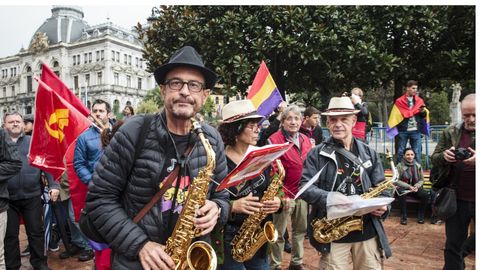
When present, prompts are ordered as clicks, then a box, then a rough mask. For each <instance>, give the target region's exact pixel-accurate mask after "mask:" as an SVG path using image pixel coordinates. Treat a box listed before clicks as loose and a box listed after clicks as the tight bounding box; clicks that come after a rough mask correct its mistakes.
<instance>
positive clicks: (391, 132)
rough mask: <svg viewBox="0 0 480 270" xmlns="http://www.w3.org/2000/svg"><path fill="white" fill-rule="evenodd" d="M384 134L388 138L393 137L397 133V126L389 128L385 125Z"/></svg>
mask: <svg viewBox="0 0 480 270" xmlns="http://www.w3.org/2000/svg"><path fill="white" fill-rule="evenodd" d="M385 134H387V137H388V138H389V139H391V138H394V137H395V136H397V135H398V129H397V127H394V128H390V127H389V126H388V125H387V130H386V131H385Z"/></svg>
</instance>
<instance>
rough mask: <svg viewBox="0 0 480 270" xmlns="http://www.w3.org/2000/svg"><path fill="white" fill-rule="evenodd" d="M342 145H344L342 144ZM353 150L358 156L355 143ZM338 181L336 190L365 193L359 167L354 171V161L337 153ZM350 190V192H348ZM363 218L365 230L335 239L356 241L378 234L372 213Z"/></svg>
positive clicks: (342, 241)
mask: <svg viewBox="0 0 480 270" xmlns="http://www.w3.org/2000/svg"><path fill="white" fill-rule="evenodd" d="M340 147H343V145H341V146H340ZM351 152H352V153H353V154H354V155H355V156H357V157H358V155H359V154H358V149H357V147H356V145H355V144H352V149H351ZM337 164H338V171H337V182H336V184H335V187H334V190H336V191H338V192H341V193H343V194H345V195H355V194H356V195H360V194H362V193H363V190H362V182H361V179H360V174H359V171H358V170H359V169H357V171H356V172H355V173H354V169H355V168H354V163H353V162H352V161H350V160H349V159H347V158H346V157H344V156H343V155H341V154H339V153H337ZM349 176H351V181H347V178H348V177H349ZM349 182H351V183H349ZM348 190H349V191H350V192H348ZM361 218H362V219H363V230H362V231H352V232H350V233H349V234H348V235H347V236H345V237H343V238H341V239H339V240H337V241H334V242H336V243H355V242H361V241H365V240H368V239H371V238H373V237H375V236H376V235H377V232H376V231H375V228H374V227H373V222H372V217H371V215H370V214H366V215H364V216H362V217H361Z"/></svg>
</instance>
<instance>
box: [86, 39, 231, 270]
mask: <svg viewBox="0 0 480 270" xmlns="http://www.w3.org/2000/svg"><path fill="white" fill-rule="evenodd" d="M155 80H156V81H157V83H158V84H159V86H160V92H161V94H162V95H163V98H164V110H163V111H162V112H160V113H158V114H156V115H154V116H153V117H152V118H147V117H145V116H137V115H135V116H134V117H132V118H131V119H130V120H129V121H127V122H126V123H125V124H124V125H123V126H122V127H121V128H120V130H119V131H118V132H117V133H116V134H115V136H114V138H113V140H112V142H111V143H110V145H109V146H108V147H107V148H106V149H105V153H104V156H103V157H102V159H101V161H100V162H99V163H98V165H97V167H96V170H95V173H94V176H93V180H92V181H93V185H90V186H89V194H88V195H87V203H86V211H87V212H88V213H89V217H90V218H91V219H92V221H93V224H94V225H95V226H96V227H97V228H98V231H99V233H100V234H102V236H103V237H104V238H105V240H106V241H107V242H108V244H109V245H110V246H111V247H112V253H113V255H112V269H142V268H143V269H174V267H175V265H174V262H173V260H172V258H171V257H170V254H167V253H166V252H165V243H166V241H167V239H168V238H169V237H170V236H171V235H172V233H173V230H174V228H175V224H176V221H177V219H178V218H179V214H180V212H181V210H182V208H183V206H184V203H185V196H186V195H187V193H188V192H189V187H190V185H191V183H192V181H193V180H194V179H195V178H196V177H197V176H198V173H199V171H200V170H202V169H203V168H204V167H205V165H206V164H207V153H206V150H205V149H204V147H203V146H202V143H200V142H199V141H198V140H199V139H198V137H197V135H195V134H193V133H192V132H191V126H192V124H191V120H190V119H191V118H192V117H194V116H195V114H196V113H197V112H199V111H200V109H201V107H202V106H203V105H204V103H205V101H206V99H207V97H208V95H209V94H210V89H212V88H213V87H214V85H215V82H216V75H215V73H213V72H212V71H211V70H210V69H208V68H206V67H205V65H204V63H203V60H202V58H201V57H200V55H199V54H198V53H197V52H196V51H195V49H194V48H192V47H189V46H186V47H183V48H181V49H180V50H178V51H177V52H176V53H175V54H174V55H173V56H172V57H171V58H170V61H169V62H168V63H167V64H164V65H162V66H160V67H159V68H157V69H156V70H155ZM144 123H146V125H145V124H144ZM142 127H145V128H142ZM202 130H203V133H204V135H205V137H206V139H207V140H208V141H209V142H210V144H211V146H212V148H213V150H214V152H215V162H216V166H215V169H214V171H213V176H212V178H213V180H214V181H216V182H220V181H221V180H222V179H223V178H224V177H225V176H226V174H227V167H226V159H225V154H224V145H223V142H222V139H221V137H220V134H219V133H218V131H216V130H215V129H214V128H213V127H211V126H209V125H207V124H205V123H202ZM142 132H144V133H146V134H145V135H144V136H145V137H140V136H141V135H140V134H141V133H142ZM142 138H144V140H143V147H141V148H140V149H137V147H139V145H141V142H139V141H140V140H141V139H142ZM177 164H179V165H177ZM177 166H179V167H180V171H179V173H178V176H176V177H175V180H174V181H173V182H172V184H171V186H170V185H167V187H169V188H168V189H167V191H166V192H165V193H164V195H163V196H162V198H161V199H160V201H159V202H158V203H155V205H154V206H153V207H152V208H151V209H150V210H149V211H148V212H146V214H145V216H143V218H141V219H140V220H139V221H138V223H135V222H133V220H132V219H133V217H134V216H135V215H136V214H137V213H138V212H140V210H141V209H142V208H143V207H144V206H145V205H146V204H147V203H149V202H150V201H151V199H152V197H153V196H154V195H155V194H156V193H157V191H158V190H159V184H160V185H162V184H164V183H165V182H167V181H166V177H167V176H168V175H169V174H170V173H171V172H172V171H175V170H174V168H176V167H177ZM216 186H217V185H216V184H210V186H209V190H208V193H207V194H208V195H207V198H206V203H205V205H203V206H200V207H199V209H198V210H197V214H198V215H197V216H196V217H195V218H194V220H193V223H194V226H195V228H196V229H199V230H200V231H201V235H202V236H205V235H208V234H209V233H210V232H211V231H212V229H213V228H214V226H215V224H217V223H221V224H224V223H225V222H226V220H227V218H228V213H229V208H230V206H229V202H228V197H229V195H228V193H227V191H222V192H215V188H216ZM204 240H207V241H208V240H209V239H208V238H207V239H204Z"/></svg>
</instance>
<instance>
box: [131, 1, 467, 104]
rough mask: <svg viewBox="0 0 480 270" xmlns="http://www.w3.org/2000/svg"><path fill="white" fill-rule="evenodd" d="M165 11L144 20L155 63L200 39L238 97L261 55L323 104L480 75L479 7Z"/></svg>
mask: <svg viewBox="0 0 480 270" xmlns="http://www.w3.org/2000/svg"><path fill="white" fill-rule="evenodd" d="M157 15H158V16H157V18H156V20H154V21H153V22H152V24H151V25H149V26H148V27H142V26H141V25H138V26H137V31H138V32H139V33H140V37H141V38H142V39H143V40H144V42H145V50H144V58H145V59H146V60H147V61H148V66H149V68H150V70H151V71H153V70H154V68H155V67H157V66H159V65H161V64H163V63H166V62H167V61H168V59H169V57H170V56H171V55H172V53H173V52H175V51H176V50H177V49H179V48H180V47H182V46H185V45H191V46H193V47H195V48H196V49H197V50H198V51H199V53H200V54H201V55H202V56H203V59H204V61H205V62H206V65H207V66H208V67H210V68H212V69H213V70H214V71H215V72H216V73H217V74H218V76H219V83H220V84H222V85H223V87H222V88H221V89H218V90H217V91H221V92H222V94H226V95H228V96H234V95H236V94H237V92H240V93H242V94H245V91H246V90H247V88H248V86H249V85H250V84H251V83H252V81H253V77H254V76H255V72H256V70H257V69H258V66H259V64H260V62H261V60H264V61H265V62H266V64H267V66H268V68H269V70H270V72H271V73H272V77H273V78H274V80H275V82H276V83H277V86H278V88H279V89H280V91H281V92H282V94H283V93H284V92H285V90H286V91H287V92H288V93H293V94H294V93H299V95H298V97H297V98H298V99H302V101H303V103H304V104H305V105H314V106H317V107H319V106H322V105H323V106H326V104H327V103H328V102H327V101H328V99H329V98H330V97H331V96H332V95H340V94H341V93H342V92H344V91H349V90H350V89H351V88H353V87H361V88H362V89H364V90H366V92H367V93H368V92H369V91H370V90H371V91H373V92H374V91H377V92H379V93H381V92H382V91H383V93H381V94H378V96H379V97H378V98H379V99H378V101H381V100H382V98H383V99H385V98H386V97H387V94H385V92H386V91H387V89H390V90H392V89H394V90H395V91H394V94H393V96H394V97H395V98H396V97H398V96H400V95H401V94H402V92H403V88H402V85H403V84H404V83H405V82H406V81H407V80H409V79H414V80H418V81H419V83H420V87H421V89H427V88H428V89H445V90H447V89H448V87H445V86H448V83H451V82H459V83H461V84H463V85H466V86H467V87H468V85H470V86H471V85H472V83H471V82H473V81H474V78H475V77H474V76H475V6H160V9H159V14H157ZM468 83H470V84H468ZM442 87H443V88H442ZM367 95H368V94H367ZM312 97H315V98H312ZM314 99H315V100H314ZM319 99H320V100H319ZM319 109H320V108H319Z"/></svg>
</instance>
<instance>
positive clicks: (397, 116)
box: [386, 94, 430, 138]
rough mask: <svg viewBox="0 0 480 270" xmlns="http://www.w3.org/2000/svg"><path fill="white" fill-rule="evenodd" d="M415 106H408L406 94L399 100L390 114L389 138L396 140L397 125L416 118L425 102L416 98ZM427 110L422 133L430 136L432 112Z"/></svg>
mask: <svg viewBox="0 0 480 270" xmlns="http://www.w3.org/2000/svg"><path fill="white" fill-rule="evenodd" d="M413 98H414V99H415V104H414V105H413V107H412V108H410V107H409V106H408V102H407V96H406V94H405V95H403V96H401V97H399V98H397V100H395V103H394V104H393V107H392V111H391V112H390V117H389V118H388V122H387V130H386V134H387V136H388V137H389V138H394V137H395V136H397V134H398V129H397V125H398V124H400V123H401V122H402V121H403V120H404V119H405V118H411V117H414V116H415V114H417V113H419V112H420V111H421V109H422V107H424V106H425V102H424V101H423V99H422V98H420V97H419V96H414V97H413ZM423 110H425V113H426V116H425V119H423V118H422V119H421V121H422V122H423V123H422V130H420V132H421V133H422V134H425V135H427V136H430V111H429V110H428V109H427V108H425V107H424V108H423Z"/></svg>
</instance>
